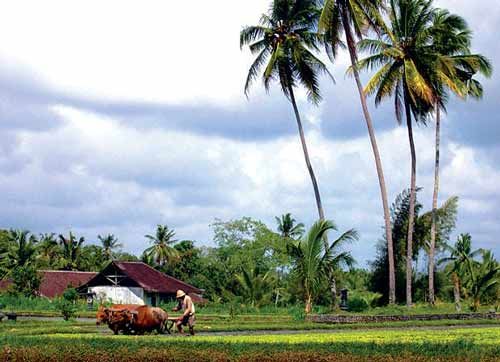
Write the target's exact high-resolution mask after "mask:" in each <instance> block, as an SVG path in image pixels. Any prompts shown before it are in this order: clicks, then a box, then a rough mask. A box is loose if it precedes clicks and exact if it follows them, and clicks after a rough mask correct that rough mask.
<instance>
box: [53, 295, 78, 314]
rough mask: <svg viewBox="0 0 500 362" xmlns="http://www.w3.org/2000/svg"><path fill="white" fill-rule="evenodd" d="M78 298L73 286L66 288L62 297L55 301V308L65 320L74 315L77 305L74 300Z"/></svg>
mask: <svg viewBox="0 0 500 362" xmlns="http://www.w3.org/2000/svg"><path fill="white" fill-rule="evenodd" d="M77 300H78V292H77V291H76V289H75V288H71V287H70V288H67V289H66V290H65V291H64V293H63V296H62V298H61V299H60V300H59V301H58V302H57V309H58V310H59V311H60V312H61V314H62V316H63V319H64V320H65V321H67V320H70V319H73V318H74V317H75V316H76V312H77V310H78V307H77V305H76V301H77Z"/></svg>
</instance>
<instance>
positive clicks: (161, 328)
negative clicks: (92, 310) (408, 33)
mask: <svg viewBox="0 0 500 362" xmlns="http://www.w3.org/2000/svg"><path fill="white" fill-rule="evenodd" d="M96 318H97V321H96V324H97V325H100V324H104V323H107V324H108V326H109V328H110V329H111V330H112V331H113V333H114V334H118V333H119V332H120V331H121V332H123V334H144V333H145V332H153V331H155V330H156V331H157V332H158V333H164V332H165V329H166V327H167V321H168V314H167V312H165V311H164V310H163V309H161V308H158V307H150V306H147V305H138V304H114V305H112V306H111V307H109V308H106V307H104V306H99V309H98V310H97V315H96Z"/></svg>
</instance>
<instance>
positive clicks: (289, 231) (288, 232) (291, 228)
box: [275, 213, 304, 239]
mask: <svg viewBox="0 0 500 362" xmlns="http://www.w3.org/2000/svg"><path fill="white" fill-rule="evenodd" d="M275 219H276V223H277V224H278V231H279V232H280V234H281V236H282V237H283V238H292V239H296V238H300V237H301V236H302V235H303V234H304V224H303V223H298V224H297V223H296V220H295V219H294V218H293V217H292V214H290V213H287V214H283V215H281V217H277V216H275Z"/></svg>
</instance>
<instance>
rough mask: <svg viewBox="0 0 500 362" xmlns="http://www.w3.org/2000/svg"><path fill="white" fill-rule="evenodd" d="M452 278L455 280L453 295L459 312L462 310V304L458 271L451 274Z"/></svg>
mask: <svg viewBox="0 0 500 362" xmlns="http://www.w3.org/2000/svg"><path fill="white" fill-rule="evenodd" d="M451 279H452V281H453V297H454V299H455V309H456V311H457V312H460V311H461V310H462V306H461V305H460V279H459V278H458V275H457V274H456V273H453V274H452V275H451Z"/></svg>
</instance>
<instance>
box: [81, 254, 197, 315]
mask: <svg viewBox="0 0 500 362" xmlns="http://www.w3.org/2000/svg"><path fill="white" fill-rule="evenodd" d="M178 289H182V290H184V291H185V292H186V293H188V294H189V295H190V296H191V297H192V298H193V300H194V301H195V302H202V301H204V300H203V298H202V297H201V294H202V293H203V290H201V289H198V288H196V287H193V286H192V285H189V284H187V283H184V282H182V281H180V280H178V279H176V278H174V277H171V276H169V275H167V274H163V273H162V272H159V271H158V270H156V269H153V268H152V267H150V266H149V265H147V264H145V263H142V262H125V261H113V262H111V263H109V264H108V265H107V266H106V267H105V268H104V269H103V270H102V271H101V272H100V273H98V274H96V275H95V276H93V277H92V278H91V279H90V280H89V281H87V282H86V283H85V284H82V285H81V286H80V287H78V288H77V290H78V291H79V292H80V293H82V294H84V293H87V295H91V296H92V297H93V298H94V299H97V300H100V301H106V300H109V301H111V302H113V303H121V304H148V305H152V306H156V305H158V304H159V303H160V302H167V301H170V300H173V299H175V293H176V291H177V290H178Z"/></svg>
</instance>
